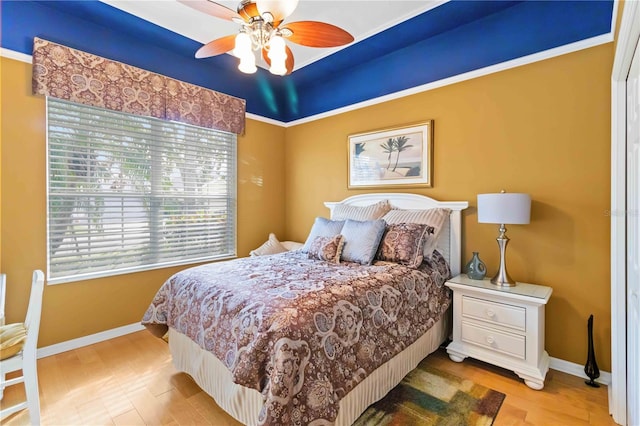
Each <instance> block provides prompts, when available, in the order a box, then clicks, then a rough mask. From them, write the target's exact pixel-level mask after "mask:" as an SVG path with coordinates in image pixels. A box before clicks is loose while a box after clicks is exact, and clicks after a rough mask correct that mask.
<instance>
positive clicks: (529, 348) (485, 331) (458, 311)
mask: <svg viewBox="0 0 640 426" xmlns="http://www.w3.org/2000/svg"><path fill="white" fill-rule="evenodd" d="M445 285H446V286H447V287H449V288H450V289H451V290H453V341H452V342H451V343H450V344H449V346H447V353H448V354H449V358H451V360H453V361H455V362H462V361H463V360H464V359H465V358H466V357H472V358H476V359H479V360H481V361H485V362H488V363H490V364H494V365H497V366H499V367H502V368H506V369H508V370H512V371H513V372H515V373H516V374H517V375H518V376H520V378H522V379H524V382H525V384H526V385H527V386H529V387H530V388H532V389H536V390H540V389H542V388H543V387H544V378H545V376H546V375H547V371H548V370H549V354H548V353H547V351H545V349H544V307H545V305H546V304H547V302H548V301H549V297H550V296H551V292H552V291H553V289H552V288H551V287H545V286H540V285H534V284H525V283H517V285H516V286H514V287H498V286H496V285H494V284H491V281H489V279H488V278H487V279H484V280H472V279H470V278H468V277H467V276H466V275H458V276H456V277H453V278H451V279H450V280H449V281H447V282H446V283H445Z"/></svg>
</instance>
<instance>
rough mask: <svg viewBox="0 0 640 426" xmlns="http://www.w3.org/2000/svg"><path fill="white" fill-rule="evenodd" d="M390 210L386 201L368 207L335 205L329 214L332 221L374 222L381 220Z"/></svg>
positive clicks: (389, 205)
mask: <svg viewBox="0 0 640 426" xmlns="http://www.w3.org/2000/svg"><path fill="white" fill-rule="evenodd" d="M389 210H391V204H389V201H388V200H382V201H378V202H377V203H375V204H370V205H368V206H351V205H349V204H336V205H335V206H334V207H333V211H332V212H331V219H333V220H347V219H351V220H357V221H360V222H362V221H365V220H376V219H381V218H382V216H384V214H385V213H387V212H388V211H389Z"/></svg>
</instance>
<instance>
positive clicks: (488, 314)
mask: <svg viewBox="0 0 640 426" xmlns="http://www.w3.org/2000/svg"><path fill="white" fill-rule="evenodd" d="M487 316H488V317H489V318H493V317H494V316H496V313H495V312H493V311H492V310H491V309H487Z"/></svg>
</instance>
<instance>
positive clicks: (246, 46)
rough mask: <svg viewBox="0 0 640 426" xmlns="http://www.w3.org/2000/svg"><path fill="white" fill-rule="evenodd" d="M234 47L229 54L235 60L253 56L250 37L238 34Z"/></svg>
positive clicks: (245, 34)
mask: <svg viewBox="0 0 640 426" xmlns="http://www.w3.org/2000/svg"><path fill="white" fill-rule="evenodd" d="M235 41H236V43H235V47H234V48H233V51H232V52H231V54H232V55H233V56H235V57H236V58H240V59H242V58H245V57H247V56H249V55H253V52H252V50H251V37H249V34H247V33H238V35H237V36H236V40H235Z"/></svg>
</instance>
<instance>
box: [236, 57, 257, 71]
mask: <svg viewBox="0 0 640 426" xmlns="http://www.w3.org/2000/svg"><path fill="white" fill-rule="evenodd" d="M238 69H239V70H240V71H242V72H243V73H245V74H253V73H254V72H256V71H258V68H257V67H256V57H255V56H253V53H249V54H248V55H246V56H242V57H241V58H240V64H239V65H238Z"/></svg>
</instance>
